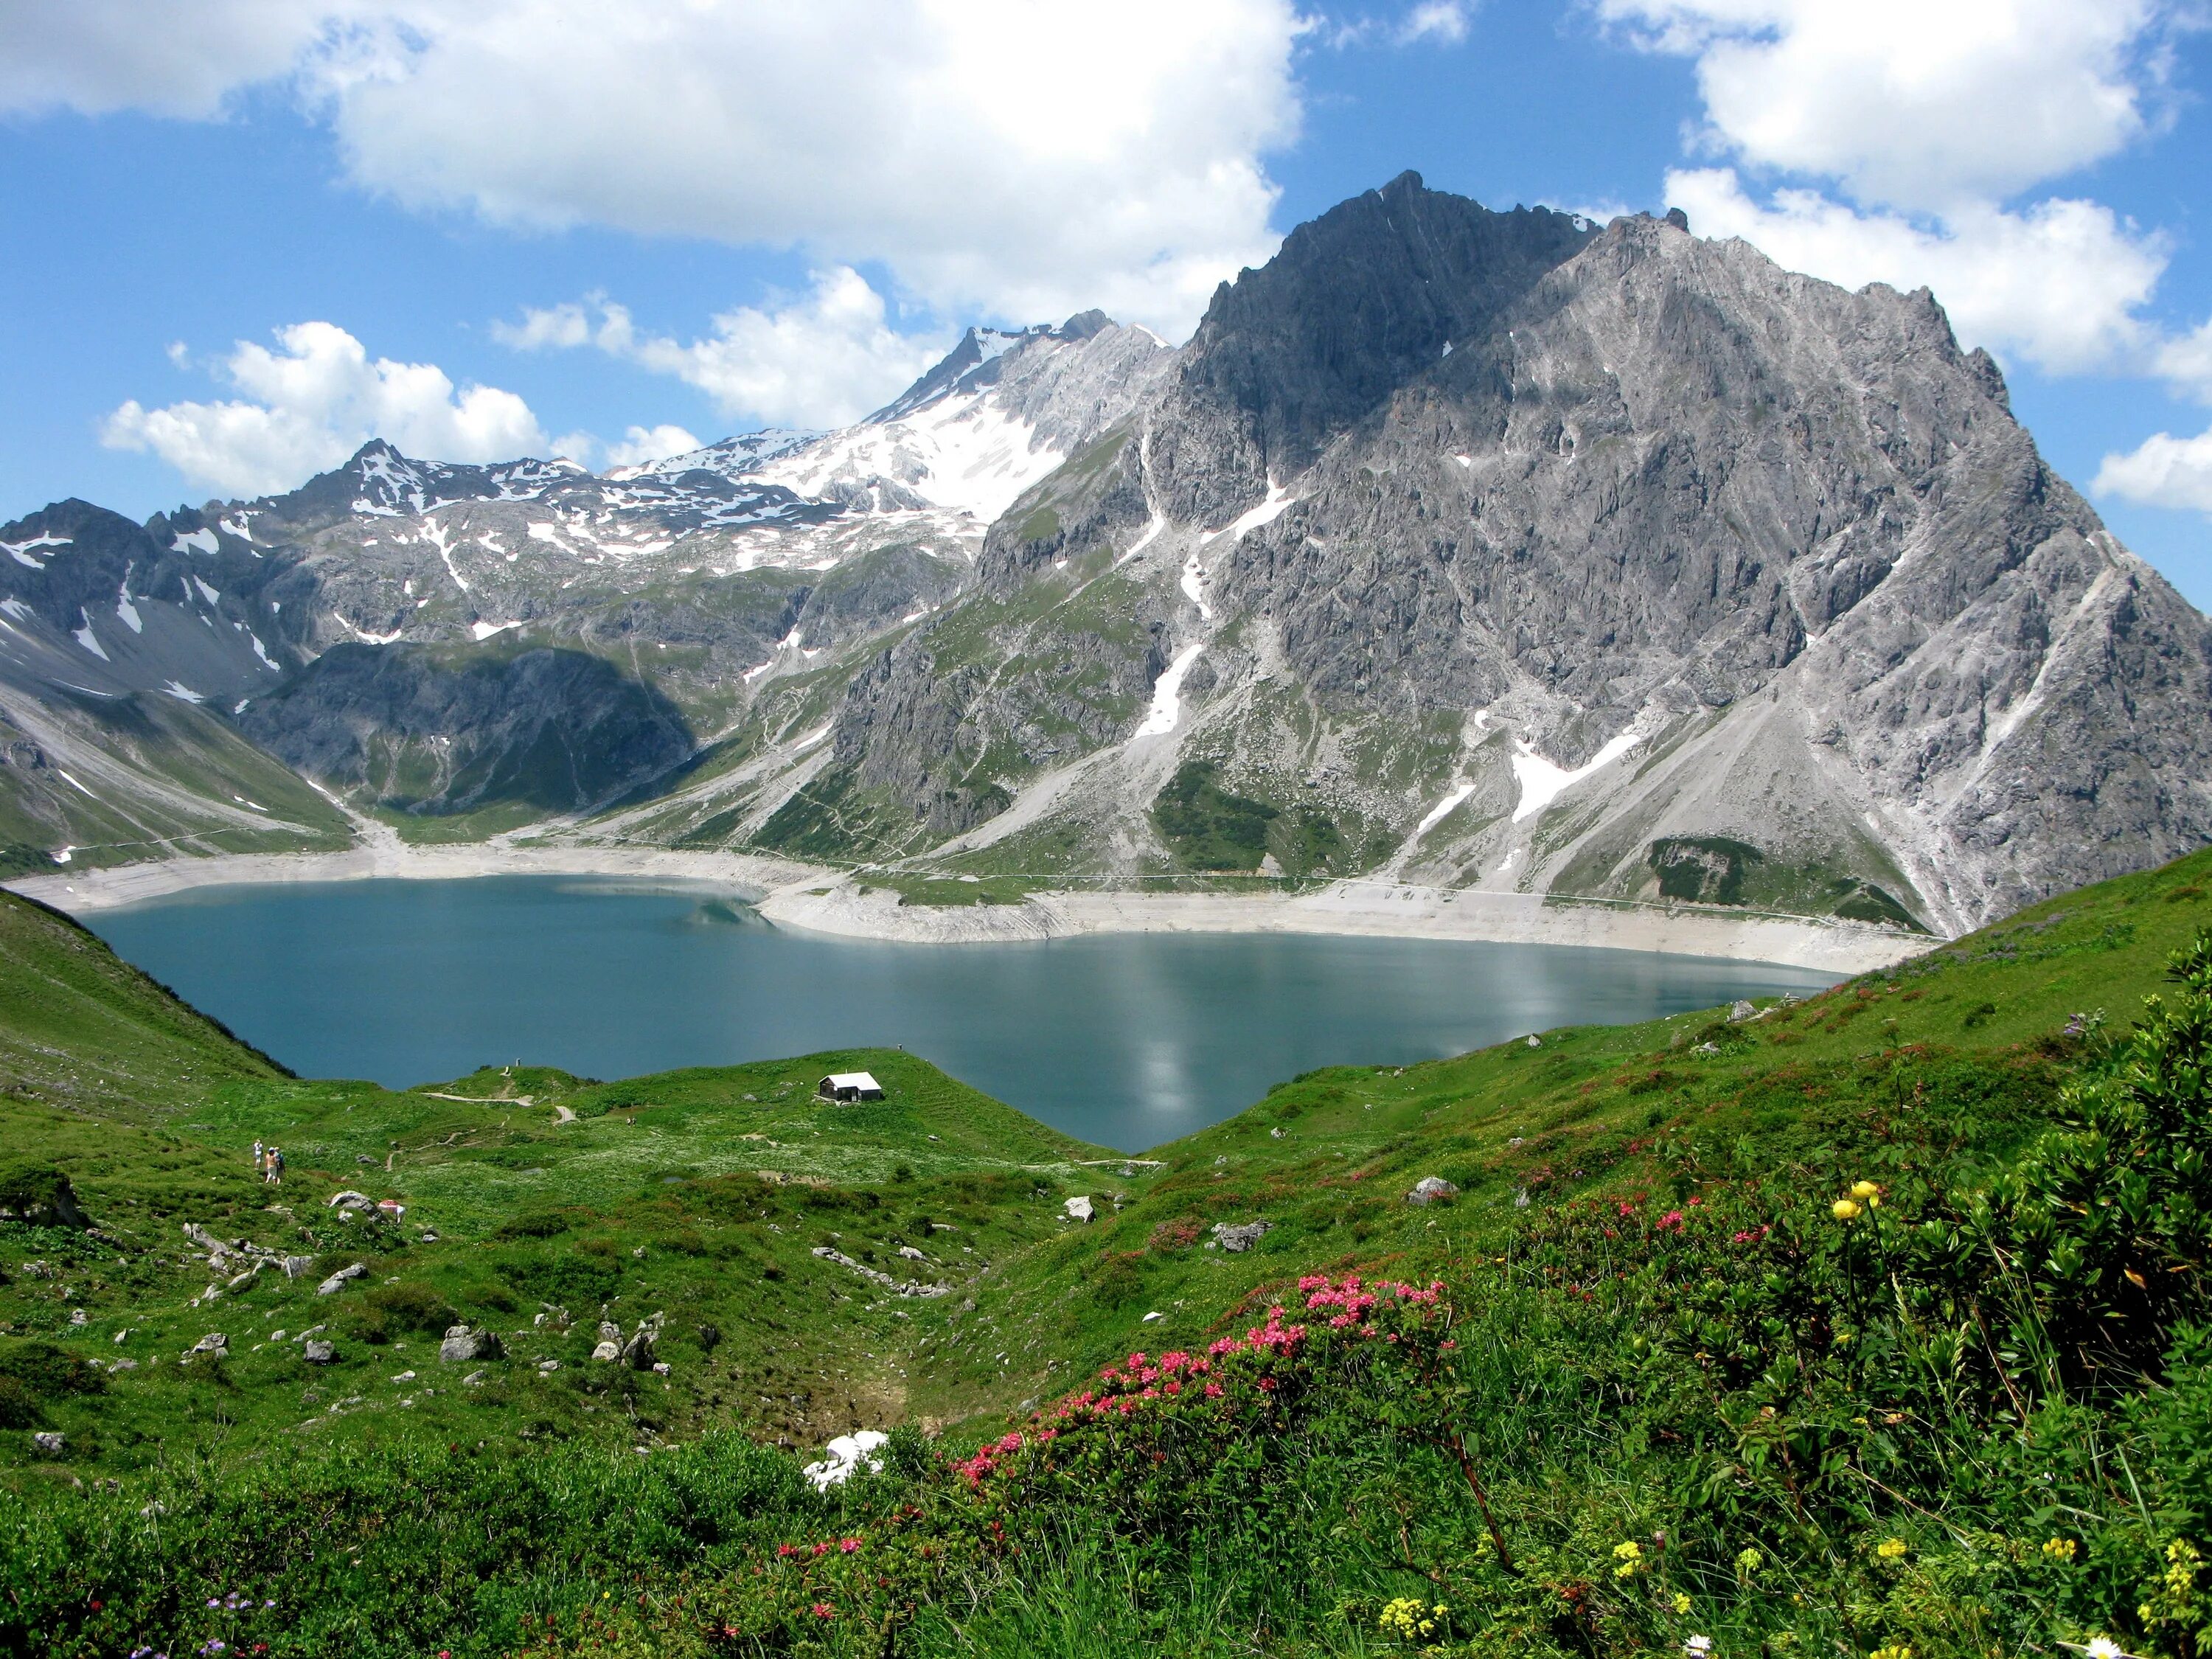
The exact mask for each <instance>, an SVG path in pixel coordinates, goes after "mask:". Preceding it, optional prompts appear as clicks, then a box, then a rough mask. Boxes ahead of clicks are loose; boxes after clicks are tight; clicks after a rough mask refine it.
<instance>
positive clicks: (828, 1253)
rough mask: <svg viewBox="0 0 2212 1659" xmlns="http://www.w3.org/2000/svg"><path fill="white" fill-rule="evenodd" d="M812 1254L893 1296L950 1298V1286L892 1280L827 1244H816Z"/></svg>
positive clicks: (909, 1280)
mask: <svg viewBox="0 0 2212 1659" xmlns="http://www.w3.org/2000/svg"><path fill="white" fill-rule="evenodd" d="M814 1254H815V1255H818V1256H820V1257H821V1258H822V1259H823V1261H834V1262H836V1264H837V1265H838V1266H839V1267H845V1268H848V1269H850V1270H851V1271H852V1272H854V1273H858V1274H860V1277H861V1278H863V1279H866V1280H868V1282H869V1283H871V1284H873V1285H882V1286H883V1287H884V1289H885V1290H887V1291H890V1292H891V1293H892V1294H893V1295H894V1296H923V1297H928V1296H950V1295H951V1294H952V1287H951V1285H923V1284H921V1283H918V1282H916V1281H915V1280H912V1279H905V1280H902V1279H893V1278H892V1277H891V1276H890V1274H889V1273H878V1271H877V1270H876V1269H875V1268H873V1267H869V1266H867V1265H866V1263H865V1262H860V1261H854V1260H853V1258H852V1257H851V1256H849V1255H846V1254H845V1253H844V1252H843V1251H842V1250H833V1249H830V1248H829V1246H828V1245H827V1244H817V1245H816V1246H815V1247H814Z"/></svg>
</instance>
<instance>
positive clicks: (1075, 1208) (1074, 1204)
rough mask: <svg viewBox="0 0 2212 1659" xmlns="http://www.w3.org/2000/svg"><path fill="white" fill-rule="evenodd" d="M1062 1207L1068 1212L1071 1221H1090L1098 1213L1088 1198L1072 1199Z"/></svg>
mask: <svg viewBox="0 0 2212 1659" xmlns="http://www.w3.org/2000/svg"><path fill="white" fill-rule="evenodd" d="M1060 1208H1061V1209H1063V1210H1065V1211H1066V1212H1067V1218H1068V1219H1069V1220H1070V1221H1088V1220H1090V1219H1091V1217H1092V1216H1094V1215H1095V1214H1097V1211H1096V1210H1095V1209H1094V1208H1093V1207H1092V1206H1091V1200H1089V1199H1087V1198H1071V1199H1069V1200H1067V1201H1066V1202H1065V1203H1064V1204H1062V1205H1061V1206H1060Z"/></svg>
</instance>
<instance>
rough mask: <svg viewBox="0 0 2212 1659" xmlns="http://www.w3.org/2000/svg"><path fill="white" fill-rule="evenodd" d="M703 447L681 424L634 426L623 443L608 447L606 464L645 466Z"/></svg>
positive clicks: (624, 437)
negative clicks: (650, 426)
mask: <svg viewBox="0 0 2212 1659" xmlns="http://www.w3.org/2000/svg"><path fill="white" fill-rule="evenodd" d="M702 447H704V446H702V444H701V443H700V441H699V440H698V439H696V438H695V437H693V436H692V435H690V433H688V432H686V431H685V430H684V428H682V427H680V426H667V425H662V426H656V427H654V428H652V429H651V430H647V428H644V427H641V426H634V427H632V428H630V429H629V432H628V433H627V434H625V435H624V436H623V441H622V442H620V443H618V444H609V445H608V446H607V465H609V466H643V465H645V464H646V463H647V461H665V460H666V459H668V458H669V457H670V456H671V455H688V454H690V453H691V452H692V451H693V450H695V449H699V448H702Z"/></svg>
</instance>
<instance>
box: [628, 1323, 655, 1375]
mask: <svg viewBox="0 0 2212 1659" xmlns="http://www.w3.org/2000/svg"><path fill="white" fill-rule="evenodd" d="M656 1336H657V1333H656V1332H655V1331H654V1330H653V1328H652V1327H651V1326H650V1325H641V1326H639V1327H638V1328H637V1330H636V1332H635V1334H633V1335H632V1336H631V1337H630V1340H629V1341H628V1342H626V1343H624V1344H623V1348H622V1362H623V1364H625V1365H627V1366H629V1368H630V1370H634V1371H649V1370H652V1369H653V1365H654V1364H655V1362H657V1361H658V1360H659V1358H660V1356H659V1353H657V1352H654V1347H655V1339H656Z"/></svg>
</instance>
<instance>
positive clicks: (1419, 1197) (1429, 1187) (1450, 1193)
mask: <svg viewBox="0 0 2212 1659" xmlns="http://www.w3.org/2000/svg"><path fill="white" fill-rule="evenodd" d="M1458 1194H1459V1188H1456V1187H1455V1186H1453V1185H1452V1183H1451V1182H1449V1181H1446V1180H1445V1179H1444V1178H1443V1176H1422V1177H1421V1178H1420V1179H1419V1181H1417V1182H1414V1183H1413V1191H1412V1192H1410V1193H1407V1194H1406V1202H1407V1203H1408V1204H1410V1205H1412V1206H1413V1207H1414V1208H1415V1209H1417V1210H1418V1209H1422V1208H1425V1207H1426V1206H1429V1205H1431V1204H1433V1203H1435V1202H1436V1201H1437V1200H1438V1199H1440V1198H1455V1197H1456V1196H1458Z"/></svg>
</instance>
